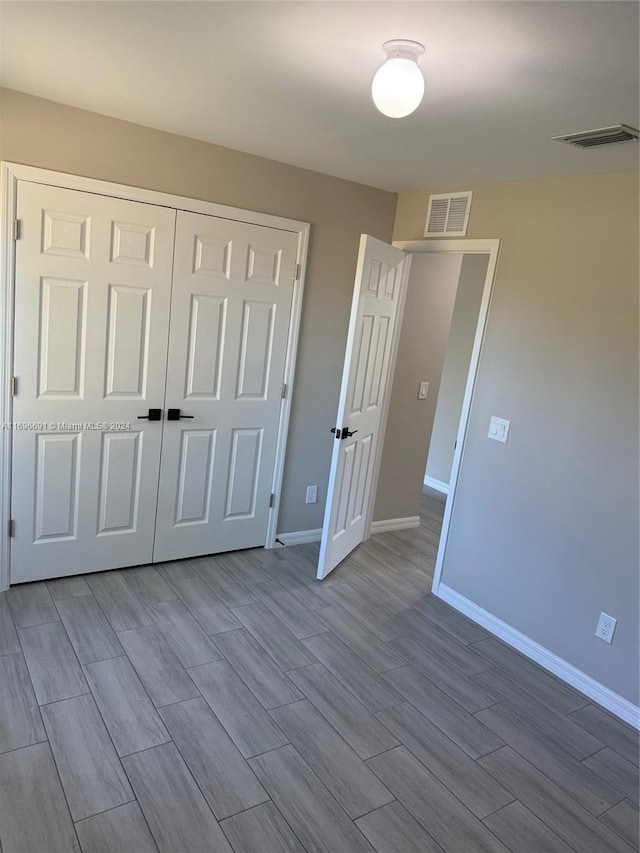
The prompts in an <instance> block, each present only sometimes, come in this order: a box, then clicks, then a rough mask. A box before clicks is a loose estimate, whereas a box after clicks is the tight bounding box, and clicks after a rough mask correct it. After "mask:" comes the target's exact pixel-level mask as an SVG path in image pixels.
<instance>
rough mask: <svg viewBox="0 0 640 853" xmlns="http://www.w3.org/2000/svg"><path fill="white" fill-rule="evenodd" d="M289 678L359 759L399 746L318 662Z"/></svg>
mask: <svg viewBox="0 0 640 853" xmlns="http://www.w3.org/2000/svg"><path fill="white" fill-rule="evenodd" d="M290 677H291V680H292V681H293V682H294V683H295V684H296V685H297V687H299V688H300V690H301V691H302V692H303V693H304V694H305V696H306V697H307V699H309V701H310V702H311V704H312V705H314V706H315V707H316V708H317V710H318V711H320V713H321V714H322V716H323V717H324V718H325V719H326V720H328V721H329V722H330V723H331V725H332V726H333V727H334V729H335V730H336V731H337V732H339V733H340V735H342V737H343V738H344V739H345V740H346V742H347V743H348V744H349V745H350V746H351V747H352V749H353V750H355V752H356V753H357V754H358V755H359V756H360V758H363V759H364V758H371V757H372V756H374V755H378V753H380V752H384V751H385V750H387V749H392V748H393V747H394V746H398V745H399V741H398V740H396V738H395V737H394V736H393V735H392V734H391V732H389V731H388V730H387V729H386V728H385V727H384V726H383V725H382V724H381V723H380V722H379V721H378V720H377V719H376V718H375V717H374V716H373V714H372V713H371V711H369V710H368V709H367V708H365V706H364V705H363V704H362V702H360V701H359V700H358V699H356V697H355V696H354V695H353V693H351V691H350V690H347V688H346V687H344V686H343V684H342V683H341V682H340V681H338V679H337V678H335V676H333V675H332V674H331V673H330V672H329V670H328V669H326V668H325V667H324V666H323V665H322V664H321V663H316V664H313V665H312V666H307V667H304V668H303V669H297V670H295V672H292V673H290Z"/></svg>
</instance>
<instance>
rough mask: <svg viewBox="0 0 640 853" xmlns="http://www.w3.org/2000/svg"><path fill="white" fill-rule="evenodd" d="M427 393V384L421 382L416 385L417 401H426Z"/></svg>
mask: <svg viewBox="0 0 640 853" xmlns="http://www.w3.org/2000/svg"><path fill="white" fill-rule="evenodd" d="M428 393H429V383H428V382H421V383H420V384H419V385H418V400H426V399H427V394H428Z"/></svg>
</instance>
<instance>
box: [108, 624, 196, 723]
mask: <svg viewBox="0 0 640 853" xmlns="http://www.w3.org/2000/svg"><path fill="white" fill-rule="evenodd" d="M118 636H119V639H120V642H121V643H122V645H123V646H124V649H125V651H126V653H127V656H128V657H129V660H130V661H131V663H132V664H133V667H134V669H135V671H136V672H137V673H138V676H139V678H140V681H142V683H143V684H144V686H145V689H146V691H147V693H148V694H149V696H150V697H151V701H152V702H153V704H154V705H155V706H156V707H159V706H161V705H169V704H170V703H171V702H182V701H184V700H185V699H194V698H195V697H197V696H198V695H199V693H198V690H197V688H196V686H195V684H194V683H193V681H192V680H191V679H190V678H189V675H188V674H187V671H186V669H185V668H184V667H183V666H182V664H181V663H180V661H179V660H178V658H177V657H176V656H175V654H174V653H173V652H172V651H171V649H170V648H169V646H168V645H167V642H166V640H165V639H164V638H163V637H162V635H161V634H160V633H159V631H158V630H157V629H156V628H135V629H132V630H131V631H121V632H120V634H119V635H118Z"/></svg>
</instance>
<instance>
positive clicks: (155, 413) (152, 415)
mask: <svg viewBox="0 0 640 853" xmlns="http://www.w3.org/2000/svg"><path fill="white" fill-rule="evenodd" d="M138 420H139V421H161V420H162V409H149V412H148V414H146V415H138Z"/></svg>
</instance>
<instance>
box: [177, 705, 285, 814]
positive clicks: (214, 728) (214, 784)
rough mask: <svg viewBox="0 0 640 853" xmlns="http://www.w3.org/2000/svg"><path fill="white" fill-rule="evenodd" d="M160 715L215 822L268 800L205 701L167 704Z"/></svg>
mask: <svg viewBox="0 0 640 853" xmlns="http://www.w3.org/2000/svg"><path fill="white" fill-rule="evenodd" d="M160 715H161V717H162V719H163V720H164V722H165V724H166V726H167V728H168V729H169V731H170V732H171V737H172V738H173V741H174V743H175V744H176V746H177V747H178V749H179V750H180V754H181V755H182V757H183V758H184V760H185V762H186V764H187V766H188V768H189V770H190V771H191V773H192V775H193V777H194V779H195V780H196V782H197V783H198V787H199V788H200V790H201V791H202V793H203V794H204V796H205V799H206V800H207V802H208V803H209V806H210V807H211V810H212V811H213V813H214V815H215V816H216V818H217V819H218V820H222V819H223V818H225V817H230V816H231V815H234V814H237V813H238V812H242V811H244V810H245V809H250V808H251V807H252V806H257V805H259V804H260V803H264V802H265V801H266V800H268V799H269V797H268V796H267V794H266V793H265V790H264V788H263V787H262V785H261V784H260V782H258V780H257V779H256V777H255V775H254V773H253V771H252V770H251V768H250V767H249V765H248V764H247V762H246V761H245V760H244V758H243V757H242V755H241V753H240V752H239V750H238V748H237V747H236V746H235V744H234V743H233V741H232V740H231V738H230V737H229V735H228V734H227V733H226V731H225V730H224V728H223V726H222V725H221V724H220V722H219V720H218V718H217V717H216V716H215V714H214V713H213V711H212V710H211V708H210V707H209V705H207V703H206V702H205V700H204V699H189V700H187V701H186V702H178V703H176V704H175V705H167V706H166V707H165V708H161V709H160Z"/></svg>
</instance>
